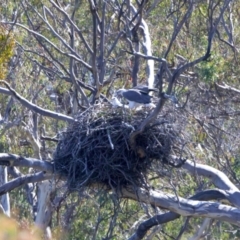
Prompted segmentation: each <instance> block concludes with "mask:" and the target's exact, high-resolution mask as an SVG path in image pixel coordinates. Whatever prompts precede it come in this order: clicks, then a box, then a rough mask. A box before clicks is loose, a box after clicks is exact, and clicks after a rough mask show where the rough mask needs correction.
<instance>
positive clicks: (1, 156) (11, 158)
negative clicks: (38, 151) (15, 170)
mask: <svg viewBox="0 0 240 240" xmlns="http://www.w3.org/2000/svg"><path fill="white" fill-rule="evenodd" d="M0 165H3V166H8V167H13V166H15V167H29V168H30V167H32V168H34V169H38V170H43V171H46V172H49V173H53V172H54V166H53V164H52V163H50V162H47V161H43V160H39V159H35V158H25V157H22V156H19V155H16V154H8V153H0Z"/></svg>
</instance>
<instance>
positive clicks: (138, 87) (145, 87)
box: [133, 85, 158, 94]
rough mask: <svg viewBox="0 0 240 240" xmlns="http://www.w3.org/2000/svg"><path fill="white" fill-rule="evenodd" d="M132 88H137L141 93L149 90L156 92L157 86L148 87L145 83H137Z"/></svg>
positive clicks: (146, 92)
mask: <svg viewBox="0 0 240 240" xmlns="http://www.w3.org/2000/svg"><path fill="white" fill-rule="evenodd" d="M133 89H137V90H139V91H141V92H142V93H145V94H148V93H149V92H151V91H152V92H158V89H157V88H149V87H148V86H147V85H138V86H136V87H134V88H133Z"/></svg>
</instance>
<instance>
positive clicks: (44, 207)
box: [35, 180, 53, 239]
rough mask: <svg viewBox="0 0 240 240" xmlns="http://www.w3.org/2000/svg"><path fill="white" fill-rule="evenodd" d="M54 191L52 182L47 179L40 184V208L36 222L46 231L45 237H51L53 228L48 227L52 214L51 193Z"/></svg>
mask: <svg viewBox="0 0 240 240" xmlns="http://www.w3.org/2000/svg"><path fill="white" fill-rule="evenodd" d="M52 191H53V184H52V182H50V181H48V180H46V181H43V182H41V183H39V184H38V208H37V216H36V219H35V224H36V225H37V226H38V227H39V228H41V229H42V230H43V231H44V233H45V239H51V238H52V236H51V230H50V228H49V227H48V225H49V222H50V220H51V216H52V209H51V204H50V194H51V192H52Z"/></svg>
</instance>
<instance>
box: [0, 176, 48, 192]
mask: <svg viewBox="0 0 240 240" xmlns="http://www.w3.org/2000/svg"><path fill="white" fill-rule="evenodd" d="M51 178H53V175H52V174H46V173H45V172H38V173H34V174H27V175H25V176H22V177H18V178H16V179H14V180H12V181H10V182H8V183H6V184H4V185H2V186H1V187H0V196H1V195H3V194H5V193H7V192H10V191H12V190H13V189H15V188H17V187H20V186H22V185H25V184H28V183H34V182H40V181H43V180H46V179H51Z"/></svg>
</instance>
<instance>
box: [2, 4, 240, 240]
mask: <svg viewBox="0 0 240 240" xmlns="http://www.w3.org/2000/svg"><path fill="white" fill-rule="evenodd" d="M238 9H239V3H238V2H237V1H231V0H220V1H217V2H216V1H213V0H210V1H207V2H202V1H192V0H189V1H178V2H177V1H168V0H166V1H144V0H142V1H129V0H123V1H118V0H116V1H101V0H99V1H94V0H89V1H88V2H81V1H52V0H49V1H45V0H42V1H32V0H31V1H30V0H24V1H19V2H18V3H15V2H12V1H10V3H9V2H5V3H3V4H2V6H1V19H2V21H1V24H2V25H1V29H0V31H1V34H0V38H1V39H0V47H1V53H0V67H1V74H2V75H0V76H1V79H2V81H1V84H2V87H1V88H0V93H1V96H0V99H1V100H0V101H1V102H0V104H1V115H2V119H1V133H0V141H1V142H0V143H1V152H2V153H1V154H0V164H1V165H3V166H7V167H5V168H2V169H1V171H2V172H4V174H5V175H3V174H2V176H4V178H3V179H1V184H2V186H1V187H0V192H1V194H2V195H3V196H5V201H4V199H3V201H2V203H1V204H2V209H3V212H4V213H5V214H7V215H10V212H11V215H12V216H13V217H14V218H17V219H21V221H22V222H24V219H25V218H26V219H27V220H28V221H31V219H34V221H35V223H36V224H37V225H38V226H40V227H41V228H42V229H44V230H45V233H46V237H47V238H56V239H59V238H60V237H61V236H63V235H64V234H67V233H68V234H69V235H68V238H69V239H76V238H77V239H81V236H84V237H82V238H90V239H100V238H104V239H111V238H112V239H114V238H117V239H126V238H129V239H142V238H143V237H146V238H147V239H153V238H154V237H155V238H156V239H158V238H159V237H161V238H165V239H171V238H173V239H180V238H181V237H183V238H184V239H185V238H186V239H188V238H189V239H200V238H201V237H203V236H210V238H211V239H213V238H217V239H219V238H221V239H229V238H231V239H234V238H238V237H239V236H238V235H239V233H238V226H239V225H240V222H239V216H240V211H239V209H238V208H239V205H240V202H239V190H238V184H239V180H238V175H239V163H238V162H239V147H238V146H239V100H240V99H239V92H240V90H239V89H238V77H237V76H238V72H239V70H238V63H239V54H238V51H239V50H238V49H239V41H238V35H239V33H240V32H239V29H238V28H237V26H238V23H239V20H238V19H239V12H238ZM138 84H148V86H150V87H152V86H155V87H157V88H158V89H159V94H158V96H155V97H154V101H155V102H156V108H155V109H153V110H152V111H151V112H150V114H147V115H143V117H142V119H140V120H141V122H140V124H139V127H138V128H137V129H135V131H133V132H132V133H131V134H129V142H130V147H131V148H132V149H135V147H136V145H137V139H138V136H139V135H141V134H144V131H145V130H146V129H147V128H148V126H150V125H151V123H153V122H154V121H155V120H156V119H159V118H161V119H163V120H167V121H169V122H170V123H171V124H173V125H175V126H177V128H179V129H180V130H179V135H178V137H179V138H178V137H177V138H176V139H181V143H180V145H181V146H182V149H178V150H177V151H176V155H174V156H173V155H171V160H172V162H180V163H181V164H180V165H179V167H180V168H174V167H173V166H172V165H173V164H170V163H171V162H165V163H164V164H162V165H159V166H158V168H157V169H154V171H152V172H150V173H149V174H148V176H147V178H148V179H147V183H148V184H149V186H151V187H149V186H148V187H147V188H146V187H144V186H140V185H139V186H138V187H136V186H132V187H133V189H132V188H124V187H123V188H122V189H121V190H119V189H117V190H118V191H113V190H112V191H108V190H107V189H105V188H104V187H103V188H99V187H96V186H92V187H89V188H86V189H84V190H82V189H81V190H79V191H77V192H71V193H69V191H68V190H69V189H68V187H67V186H68V185H66V184H65V183H66V181H65V180H66V179H64V178H60V179H59V177H62V176H59V175H58V174H57V173H56V171H55V169H54V165H53V164H52V160H53V159H55V156H56V149H58V148H59V146H60V145H58V148H57V144H58V143H59V142H60V141H61V136H62V135H63V134H64V133H65V132H66V130H65V129H66V127H67V126H68V127H69V126H70V128H71V126H76V125H74V124H76V121H79V116H80V117H81V116H83V113H85V112H86V110H87V111H90V110H91V109H93V108H95V109H99V111H100V112H102V113H103V114H104V109H105V110H106V108H101V104H103V105H104V102H109V101H110V99H111V97H112V96H113V93H114V90H116V89H118V88H122V87H125V88H130V87H134V86H136V85H138ZM108 107H109V108H111V104H109V105H108ZM77 124H78V123H77ZM12 153H14V154H12ZM23 156H24V157H23ZM186 159H188V160H186ZM7 175H8V176H7ZM7 177H8V178H9V180H8V181H7ZM49 179H50V181H49ZM20 186H22V187H21V188H18V187H20ZM115 190H116V189H115ZM10 191H11V193H10V201H6V199H8V195H6V194H8V193H9V192H10ZM106 193H107V194H106ZM4 194H5V195H4ZM213 200H214V201H213ZM222 200H224V202H219V201H222ZM226 200H227V201H228V202H227V203H226ZM4 202H5V203H6V202H7V204H5V203H4ZM10 202H11V208H10ZM29 206H31V208H29ZM151 206H153V207H151ZM180 217H181V218H180ZM196 226H197V227H196ZM50 229H51V231H50ZM51 235H52V236H51ZM64 237H65V236H64ZM64 237H63V238H64Z"/></svg>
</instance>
